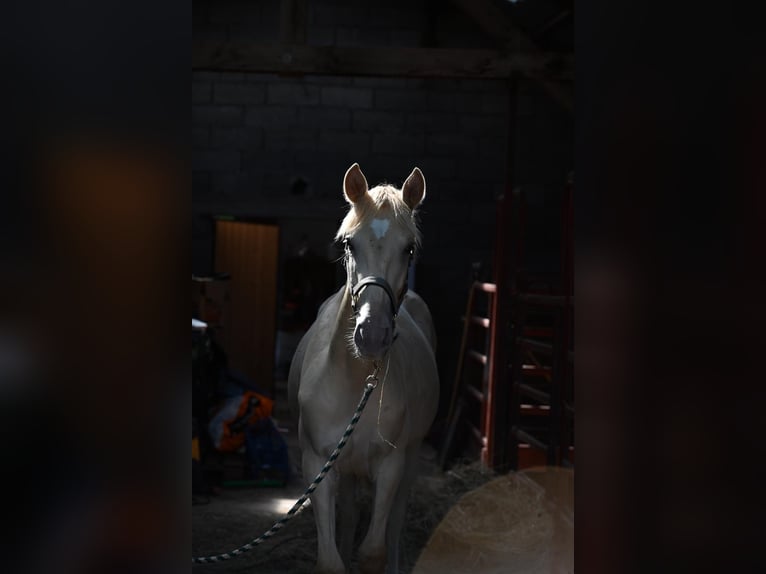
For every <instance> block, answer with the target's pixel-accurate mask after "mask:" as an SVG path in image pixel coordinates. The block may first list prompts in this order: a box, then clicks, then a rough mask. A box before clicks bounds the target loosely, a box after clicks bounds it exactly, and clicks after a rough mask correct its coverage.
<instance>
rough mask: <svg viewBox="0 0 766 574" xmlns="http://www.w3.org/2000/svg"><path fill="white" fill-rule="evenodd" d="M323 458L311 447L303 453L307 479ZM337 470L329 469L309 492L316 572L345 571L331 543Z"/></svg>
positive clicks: (313, 475) (319, 573) (336, 548)
mask: <svg viewBox="0 0 766 574" xmlns="http://www.w3.org/2000/svg"><path fill="white" fill-rule="evenodd" d="M324 463H325V461H324V458H323V457H321V456H318V455H316V454H315V453H314V452H313V451H311V449H306V450H304V452H303V475H304V477H305V479H306V480H307V481H311V480H314V478H315V477H316V475H317V474H319V471H321V470H322V466H324ZM337 480H338V479H337V473H336V472H335V470H332V471H330V472H329V473H328V474H327V475H326V476H325V478H324V480H323V481H322V483H321V484H319V486H318V487H317V489H316V490H315V491H314V493H313V494H312V495H311V505H312V507H313V510H314V520H315V522H316V527H317V565H316V573H317V574H345V572H346V569H345V567H344V566H343V560H341V558H340V554H338V547H337V545H336V543H335V490H336V488H337Z"/></svg>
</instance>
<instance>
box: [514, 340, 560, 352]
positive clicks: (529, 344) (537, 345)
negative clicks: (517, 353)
mask: <svg viewBox="0 0 766 574" xmlns="http://www.w3.org/2000/svg"><path fill="white" fill-rule="evenodd" d="M516 342H517V343H518V344H519V345H521V346H522V347H524V348H526V349H529V350H530V351H535V352H537V353H543V354H546V355H553V345H549V344H548V343H541V342H540V341H533V340H532V339H527V338H526V337H516Z"/></svg>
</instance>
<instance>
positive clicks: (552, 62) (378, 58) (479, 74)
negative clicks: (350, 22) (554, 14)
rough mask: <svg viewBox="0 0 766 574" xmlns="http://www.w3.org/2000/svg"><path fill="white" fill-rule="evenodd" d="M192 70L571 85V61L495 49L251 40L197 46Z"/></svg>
mask: <svg viewBox="0 0 766 574" xmlns="http://www.w3.org/2000/svg"><path fill="white" fill-rule="evenodd" d="M192 69H193V70H208V71H229V72H261V73H277V74H290V75H295V74H316V75H348V76H397V77H409V78H491V79H507V78H509V77H510V76H511V75H512V74H514V73H522V74H526V75H528V76H530V77H535V78H538V79H541V81H551V82H553V81H554V80H571V79H572V76H571V72H570V71H571V69H572V61H571V59H569V58H567V57H565V56H561V55H558V54H544V53H541V52H538V53H536V54H525V53H519V54H508V53H503V52H500V51H495V50H455V49H437V48H396V47H364V46H353V47H341V46H307V45H299V44H289V45H263V44H254V43H251V42H246V41H228V42H209V41H208V42H206V41H198V42H195V43H194V44H193V45H192Z"/></svg>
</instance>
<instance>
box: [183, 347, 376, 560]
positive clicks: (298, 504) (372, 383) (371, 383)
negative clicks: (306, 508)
mask: <svg viewBox="0 0 766 574" xmlns="http://www.w3.org/2000/svg"><path fill="white" fill-rule="evenodd" d="M378 371H380V365H379V364H378V362H377V361H376V362H375V363H374V369H373V371H372V374H371V375H368V376H367V379H366V385H365V386H364V393H363V394H362V398H361V399H360V401H359V404H358V405H357V407H356V411H354V416H353V417H351V421H350V422H349V423H348V426H347V427H346V430H345V431H343V436H342V437H341V438H340V441H339V442H338V446H336V447H335V450H334V451H332V454H331V455H330V458H328V459H327V462H326V463H325V464H324V466H323V467H322V470H320V471H319V474H317V476H316V478H315V479H314V480H313V481H312V482H311V484H310V485H309V487H308V488H307V489H306V491H305V492H304V493H303V496H301V497H300V498H299V499H298V500H296V501H295V504H293V506H292V508H290V510H288V511H287V514H285V515H284V516H283V517H282V518H280V519H279V520H277V521H276V522H275V523H274V525H273V526H272V527H271V528H269V529H268V530H267V531H266V532H264V533H263V534H261V535H260V536H259V537H258V538H254V539H253V540H251V541H250V542H248V543H247V544H245V545H243V546H240V547H239V548H237V549H235V550H232V551H231V552H224V553H223V554H215V555H213V556H195V557H193V558H192V564H209V563H212V562H223V561H224V560H229V559H231V558H234V557H235V556H239V555H240V554H244V553H245V552H247V551H248V550H252V549H253V548H255V547H256V546H258V545H259V544H260V543H261V542H264V541H265V540H268V539H269V538H271V537H272V536H274V535H275V534H276V533H277V532H279V531H280V530H281V529H282V527H283V526H284V525H285V524H287V523H288V522H289V521H290V520H292V519H293V518H294V517H295V516H296V515H297V514H298V513H299V512H300V510H302V508H303V505H304V504H305V503H306V501H307V500H308V499H309V496H311V493H312V492H314V491H315V490H316V488H317V486H318V485H319V483H320V482H322V481H323V480H324V477H325V476H326V475H327V473H328V472H330V469H331V468H332V467H333V465H334V464H335V461H336V460H337V459H338V456H339V455H340V451H342V450H343V447H344V446H346V443H347V442H348V439H349V437H350V436H351V434H352V433H353V432H354V427H356V423H357V422H359V417H361V416H362V411H363V410H364V407H365V405H366V404H367V399H369V398H370V394H371V393H372V391H373V390H375V387H376V386H377V384H378Z"/></svg>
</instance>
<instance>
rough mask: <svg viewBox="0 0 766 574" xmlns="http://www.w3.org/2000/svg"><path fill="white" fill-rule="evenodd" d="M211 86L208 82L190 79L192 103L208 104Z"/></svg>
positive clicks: (210, 96) (211, 91)
mask: <svg viewBox="0 0 766 574" xmlns="http://www.w3.org/2000/svg"><path fill="white" fill-rule="evenodd" d="M212 93H213V86H212V84H210V83H209V82H194V81H192V104H208V103H210V100H211V99H212Z"/></svg>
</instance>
